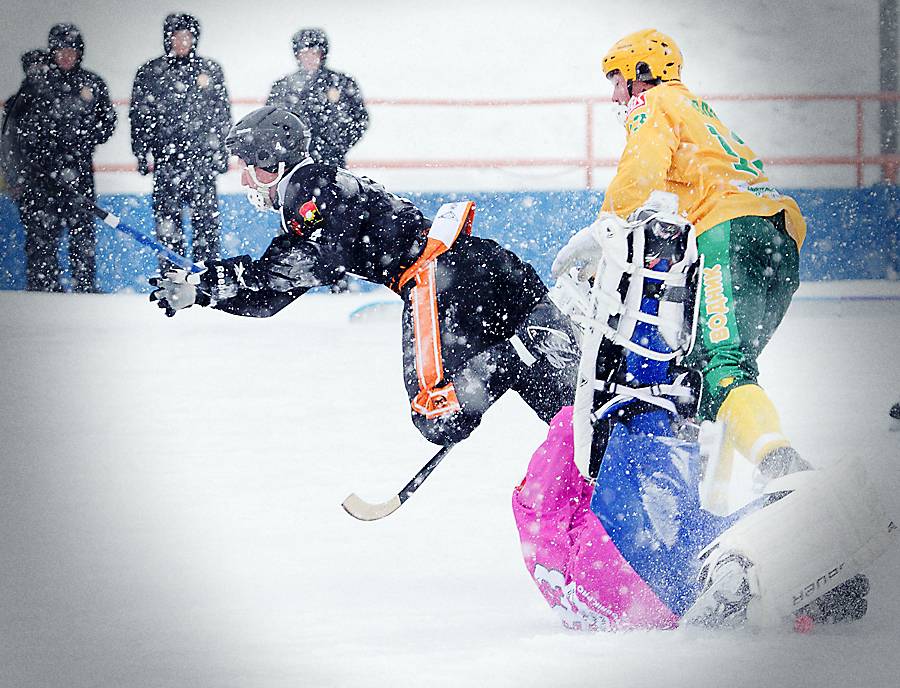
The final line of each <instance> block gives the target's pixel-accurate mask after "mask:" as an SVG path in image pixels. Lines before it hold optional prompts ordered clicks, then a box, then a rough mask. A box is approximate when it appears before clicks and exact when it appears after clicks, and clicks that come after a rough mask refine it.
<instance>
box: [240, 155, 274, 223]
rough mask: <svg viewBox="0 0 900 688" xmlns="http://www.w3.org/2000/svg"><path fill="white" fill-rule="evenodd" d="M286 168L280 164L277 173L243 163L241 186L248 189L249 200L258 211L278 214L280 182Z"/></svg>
mask: <svg viewBox="0 0 900 688" xmlns="http://www.w3.org/2000/svg"><path fill="white" fill-rule="evenodd" d="M284 171H285V166H284V163H283V162H280V163H278V171H277V172H269V171H268V170H263V169H260V168H258V167H256V166H254V165H247V164H246V163H245V162H244V161H243V160H242V161H241V185H242V186H246V187H247V200H249V201H250V202H251V203H252V204H253V206H254V207H255V208H256V209H257V210H268V211H271V212H274V213H277V212H278V206H279V204H278V189H277V188H276V187H277V186H278V182H280V181H281V179H282V177H284Z"/></svg>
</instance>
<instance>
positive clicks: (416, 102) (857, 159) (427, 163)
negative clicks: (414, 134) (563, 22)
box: [96, 93, 900, 188]
mask: <svg viewBox="0 0 900 688" xmlns="http://www.w3.org/2000/svg"><path fill="white" fill-rule="evenodd" d="M704 99H705V100H707V101H710V102H713V103H715V102H729V101H740V102H763V103H764V102H793V103H798V102H835V101H839V102H850V103H853V104H854V107H855V126H856V139H855V140H856V145H855V153H854V154H853V155H833V156H822V155H811V156H774V157H765V156H764V157H763V162H764V163H765V164H766V165H791V166H796V165H810V166H816V165H849V166H853V167H855V169H856V185H857V186H862V185H863V181H864V179H863V178H864V169H865V167H866V166H867V165H877V166H880V168H881V170H882V179H883V180H885V181H889V182H890V183H895V182H896V178H897V172H898V168H900V155H898V154H893V155H866V154H865V122H864V114H865V105H866V103H880V102H894V103H896V102H898V101H900V93H872V94H856V95H827V94H825V95H708V96H704ZM232 103H233V104H234V105H242V106H252V105H261V104H262V101H261V100H259V99H251V98H236V99H234V100H232ZM366 103H367V105H368V106H370V107H376V108H378V107H475V108H481V107H484V108H504V107H523V106H525V107H528V106H538V105H581V106H582V107H583V108H584V122H585V137H584V139H585V146H584V156H583V157H580V158H578V157H575V158H572V157H568V158H549V157H548V158H531V157H529V158H449V159H448V158H442V159H404V160H399V159H358V158H355V157H354V158H353V159H352V160H351V162H350V166H351V167H356V168H368V169H491V168H495V169H496V168H515V167H574V168H581V169H583V170H584V173H585V184H586V186H587V187H588V188H590V187H592V186H593V175H594V170H595V169H596V168H598V167H615V166H616V164H617V162H618V160H617V159H615V158H598V157H595V153H594V134H593V131H594V109H595V108H596V107H597V106H600V105H609V99H608V98H605V97H604V98H600V97H582V98H509V99H458V98H457V99H425V98H375V99H368V100H367V101H366ZM114 104H115V105H117V106H127V105H128V101H127V100H115V101H114ZM96 169H97V171H98V172H128V171H134V170H135V169H136V167H135V165H134V164H133V163H121V164H119V163H114V164H100V165H97V167H96Z"/></svg>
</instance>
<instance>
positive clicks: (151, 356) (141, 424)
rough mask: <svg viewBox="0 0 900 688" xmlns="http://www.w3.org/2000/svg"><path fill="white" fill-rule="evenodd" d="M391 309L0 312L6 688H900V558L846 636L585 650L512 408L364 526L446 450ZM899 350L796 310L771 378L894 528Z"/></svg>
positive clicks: (19, 302)
mask: <svg viewBox="0 0 900 688" xmlns="http://www.w3.org/2000/svg"><path fill="white" fill-rule="evenodd" d="M851 286H852V285H851ZM868 286H869V292H870V293H871V289H872V285H868ZM888 286H890V285H888ZM815 288H816V289H817V293H816V296H818V297H820V298H821V297H823V296H834V295H835V293H838V292H840V291H841V290H845V291H848V293H849V292H850V288H849V287H847V286H846V285H841V284H837V285H834V284H832V285H830V287H829V288H828V291H827V292H826V291H825V290H826V287H825V286H824V285H816V287H815ZM857 295H859V294H858V293H857ZM372 298H373V295H366V296H360V295H341V296H312V295H311V296H307V297H304V298H302V299H301V300H300V301H299V302H298V303H296V304H294V305H292V306H291V307H289V308H288V309H286V310H285V311H284V312H282V313H281V314H279V315H278V316H276V317H275V318H273V319H269V320H251V319H241V318H236V317H231V316H228V315H225V314H223V313H218V312H213V311H207V310H201V309H196V308H193V309H191V310H189V311H186V312H182V313H179V314H178V316H177V317H175V318H172V319H167V318H165V317H163V314H162V312H161V311H159V310H158V309H156V308H154V307H153V306H152V305H150V304H149V303H147V302H146V297H143V296H134V295H127V294H120V295H115V296H111V295H57V294H34V293H11V292H0V321H2V322H3V325H4V326H3V331H2V334H0V342H2V351H3V355H4V360H5V364H4V375H3V384H2V385H0V409H2V413H0V438H2V439H0V442H2V443H0V447H2V449H0V686H3V687H4V688H6V687H10V688H19V687H31V686H40V687H42V688H56V687H59V688H87V687H89V686H90V687H94V686H99V687H103V688H106V687H112V686H115V687H116V688H132V687H134V688H138V687H140V688H145V687H146V688H149V687H153V688H169V687H173V688H174V687H182V686H185V687H187V686H190V687H195V686H199V687H202V688H206V687H210V688H213V687H214V688H224V687H231V686H234V687H240V688H244V687H249V688H257V687H259V688H281V687H282V686H284V687H287V686H291V687H295V686H315V687H319V686H352V687H354V688H357V687H368V686H388V685H390V686H447V687H451V686H452V687H459V686H510V687H517V688H526V687H530V686H554V687H564V686H579V687H580V686H589V685H599V686H628V687H629V688H638V687H641V686H665V687H667V688H670V687H675V686H692V687H696V688H705V687H707V686H708V687H710V688H712V687H716V688H718V687H720V686H734V687H736V688H737V687H742V686H748V687H749V686H760V685H768V686H773V687H775V686H779V687H780V686H785V687H790V688H803V687H807V686H808V687H810V688H822V687H823V686H840V687H845V686H846V687H850V686H870V687H883V688H894V687H895V686H896V685H897V676H898V675H900V656H898V653H897V648H898V642H900V587H898V583H897V581H896V571H897V570H898V566H900V552H898V551H897V550H896V549H895V550H893V551H891V552H890V553H889V554H888V555H887V556H885V557H884V558H883V559H882V560H881V561H880V562H879V563H878V564H877V565H876V566H874V567H873V568H872V569H871V570H870V571H869V572H868V573H869V575H870V577H871V580H872V593H871V595H870V600H871V607H870V612H869V615H868V616H867V617H866V619H865V620H864V621H863V622H861V623H859V624H856V625H853V626H846V627H832V628H823V629H816V630H815V632H813V633H812V634H811V635H802V636H801V635H796V634H793V633H790V632H788V631H785V632H783V633H760V634H754V633H748V632H739V633H727V634H713V633H700V632H653V633H630V634H622V635H579V634H574V633H569V632H565V631H564V630H563V629H562V628H561V627H560V626H559V625H558V621H557V617H556V615H555V614H554V613H553V612H552V611H551V610H550V609H549V608H548V607H547V606H546V604H545V603H544V601H543V599H542V598H541V597H540V595H539V594H538V591H537V590H536V589H535V588H534V585H533V583H532V582H531V580H530V579H529V577H528V575H527V573H526V571H525V569H524V565H523V563H522V560H521V556H520V553H519V544H518V538H517V534H516V529H515V525H514V522H513V518H512V513H511V509H510V506H509V501H510V495H511V492H512V488H513V486H514V485H516V484H518V482H519V481H520V479H521V477H522V474H523V472H524V470H525V466H526V464H527V462H528V459H529V457H530V454H531V452H532V450H533V449H534V448H535V447H536V446H537V444H538V443H539V442H540V440H541V439H542V437H543V435H544V432H545V430H544V426H543V425H542V424H541V423H540V421H538V420H537V419H536V418H535V417H534V416H533V414H532V413H531V412H530V410H529V409H528V408H527V407H526V406H525V405H524V404H523V403H522V402H521V401H520V400H519V399H517V398H515V397H514V396H512V395H509V396H507V397H505V398H504V399H503V400H501V402H500V403H499V404H498V405H497V406H496V407H495V408H493V409H492V410H491V411H490V412H489V413H488V414H487V416H486V418H485V420H484V423H483V425H482V426H481V427H480V428H479V429H478V430H477V431H476V432H475V433H474V435H473V436H472V437H471V438H470V439H469V440H467V441H466V442H465V443H464V444H462V445H460V446H459V447H457V448H456V449H455V450H454V452H453V454H452V455H450V456H449V457H448V458H447V460H446V461H445V462H444V463H443V464H442V465H441V466H440V467H438V469H437V470H436V471H435V473H434V474H433V475H432V476H431V478H429V480H428V483H426V484H425V485H423V487H422V488H421V489H420V490H419V491H418V492H417V493H416V495H415V496H414V497H413V498H412V499H410V500H409V502H407V503H406V504H405V505H404V506H403V508H402V509H401V510H400V511H398V512H397V513H395V514H393V515H392V516H390V517H388V518H387V519H385V520H383V521H379V522H376V523H360V522H358V521H355V520H353V519H352V518H350V517H348V516H347V515H346V514H345V513H344V512H343V510H342V509H341V507H340V503H341V501H342V500H343V498H344V497H345V496H346V495H347V494H348V493H349V492H351V491H356V492H358V493H359V494H360V495H361V496H363V497H366V498H368V499H372V500H379V501H380V500H382V499H386V498H387V497H388V496H390V495H391V494H393V493H394V492H396V490H397V489H399V488H400V487H401V486H402V485H403V484H404V483H405V482H406V481H407V480H408V479H409V478H410V477H411V476H412V474H413V473H414V472H415V471H416V470H418V468H419V467H420V466H421V465H422V464H424V463H425V461H426V460H427V459H428V457H429V456H431V454H433V452H434V447H433V446H432V445H429V444H428V443H426V442H425V441H424V440H422V439H421V438H420V437H419V435H418V433H417V432H416V431H415V429H414V428H413V426H412V424H411V423H410V422H409V419H408V401H407V398H406V395H405V392H404V388H403V383H402V380H401V376H400V370H401V356H400V347H399V337H400V327H399V322H398V321H397V320H396V319H394V318H391V317H389V316H388V317H386V318H384V319H382V320H379V319H377V318H376V319H370V320H366V321H363V322H360V323H357V324H350V323H349V322H348V319H347V315H348V314H349V313H350V312H351V311H352V310H353V309H354V308H356V307H358V306H359V305H360V304H361V303H362V302H363V300H366V299H372ZM898 335H900V301H823V300H798V301H797V302H796V303H795V304H794V306H792V309H791V311H790V312H789V314H788V316H787V319H786V321H785V322H784V324H783V325H782V327H781V329H780V330H779V332H778V333H777V334H776V336H775V338H774V340H773V341H772V343H771V345H770V348H769V349H768V350H767V351H766V352H765V354H764V355H763V357H762V361H761V365H762V370H763V377H762V383H763V384H764V385H765V386H766V387H767V389H768V390H769V391H770V392H771V394H772V396H773V397H774V399H775V401H776V404H777V405H778V406H779V408H780V410H781V412H782V414H783V417H784V423H785V426H786V430H787V432H788V433H789V435H790V436H791V437H792V438H793V439H794V441H795V444H796V446H797V447H798V449H799V450H800V451H801V452H802V453H803V455H804V456H805V457H807V458H808V459H810V460H811V461H814V462H818V463H820V464H822V465H828V464H831V463H833V462H835V461H837V460H838V459H840V458H841V457H843V456H847V455H851V454H853V455H859V456H862V457H864V458H865V459H866V460H867V461H869V462H870V466H871V468H870V472H871V473H873V474H875V475H879V476H881V479H880V480H879V487H880V489H881V493H882V494H881V496H882V498H883V499H884V500H885V503H886V504H887V505H889V507H890V508H891V509H893V511H894V512H895V513H900V496H898V495H900V492H898V490H897V488H898V486H900V461H898V458H900V457H898V453H900V452H898V450H900V433H891V432H889V431H888V416H887V411H888V408H889V407H890V406H891V404H893V403H894V402H895V401H897V399H898V398H900V366H898V365H897V361H898V359H900V341H898Z"/></svg>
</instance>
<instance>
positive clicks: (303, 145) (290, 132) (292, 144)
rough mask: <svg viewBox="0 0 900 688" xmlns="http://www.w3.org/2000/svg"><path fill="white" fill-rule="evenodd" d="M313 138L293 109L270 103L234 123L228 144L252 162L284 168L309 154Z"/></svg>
mask: <svg viewBox="0 0 900 688" xmlns="http://www.w3.org/2000/svg"><path fill="white" fill-rule="evenodd" d="M309 141H310V133H309V127H307V126H306V124H305V123H304V122H303V120H301V119H300V118H299V117H298V116H297V115H295V114H294V113H293V112H291V111H290V110H286V109H285V108H277V107H272V106H270V105H267V106H265V107H261V108H259V109H257V110H254V111H253V112H251V113H250V114H249V115H247V116H246V117H243V118H242V119H241V120H239V121H238V122H237V123H236V124H235V125H234V126H233V127H231V131H229V132H228V136H227V137H226V139H225V145H226V146H227V147H228V151H229V152H230V153H231V154H232V155H235V156H237V157H239V158H240V159H241V160H243V161H244V162H245V163H246V164H247V165H248V166H253V167H256V168H259V169H261V170H266V171H267V172H278V171H279V168H281V170H282V172H283V171H284V170H285V169H288V170H289V169H291V168H292V167H294V166H296V165H298V164H300V163H301V162H303V160H305V159H306V158H307V157H309Z"/></svg>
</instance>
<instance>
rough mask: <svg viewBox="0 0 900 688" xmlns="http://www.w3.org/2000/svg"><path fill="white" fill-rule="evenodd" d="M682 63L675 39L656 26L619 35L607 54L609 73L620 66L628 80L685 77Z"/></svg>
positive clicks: (605, 60) (605, 65) (606, 72)
mask: <svg viewBox="0 0 900 688" xmlns="http://www.w3.org/2000/svg"><path fill="white" fill-rule="evenodd" d="M682 64H683V59H682V57H681V51H680V50H679V49H678V46H677V45H675V41H673V40H672V39H671V38H669V37H668V36H667V35H666V34H664V33H660V32H659V31H657V30H656V29H644V30H643V31H636V32H635V33H630V34H628V35H627V36H625V37H624V38H621V39H619V40H618V41H617V42H616V44H615V45H614V46H613V47H612V48H610V49H609V52H608V53H606V56H605V57H604V58H603V73H604V74H605V75H606V76H609V75H610V73H611V72H614V71H616V70H618V71H619V72H621V74H622V76H623V77H625V80H626V81H635V80H640V81H647V80H649V79H659V80H660V81H673V80H680V79H681V65H682ZM639 65H646V66H639ZM648 70H649V72H648Z"/></svg>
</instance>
